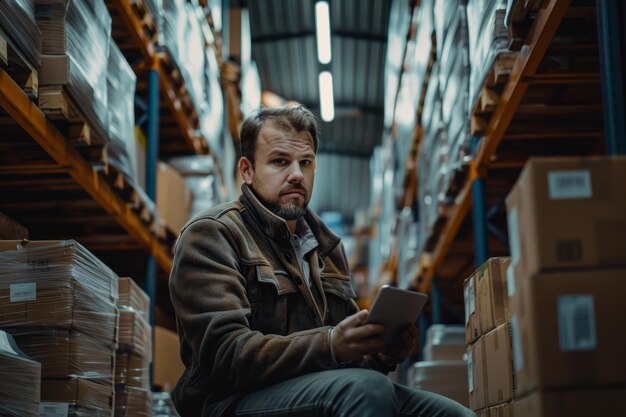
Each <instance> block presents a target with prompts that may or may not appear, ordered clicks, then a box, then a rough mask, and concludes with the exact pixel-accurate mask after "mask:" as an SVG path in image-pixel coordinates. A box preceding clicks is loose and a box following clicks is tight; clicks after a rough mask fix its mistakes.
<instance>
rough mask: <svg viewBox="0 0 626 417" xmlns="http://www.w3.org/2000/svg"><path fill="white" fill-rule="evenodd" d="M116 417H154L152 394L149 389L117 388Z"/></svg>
mask: <svg viewBox="0 0 626 417" xmlns="http://www.w3.org/2000/svg"><path fill="white" fill-rule="evenodd" d="M115 417H152V392H151V391H150V390H149V389H140V388H133V387H127V386H119V387H116V389H115Z"/></svg>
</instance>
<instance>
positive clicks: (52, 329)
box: [0, 241, 118, 415]
mask: <svg viewBox="0 0 626 417" xmlns="http://www.w3.org/2000/svg"><path fill="white" fill-rule="evenodd" d="M117 285H118V278H117V276H116V275H115V273H113V271H111V270H110V269H109V268H108V267H107V266H106V265H104V264H103V263H102V262H101V261H100V260H98V259H97V258H96V257H95V256H93V255H92V254H91V253H89V252H88V251H87V250H86V249H85V248H83V247H82V246H81V245H79V244H78V243H76V242H74V241H39V242H28V241H1V242H0V328H2V329H3V330H5V331H7V332H9V333H11V334H12V335H13V337H14V338H15V341H16V343H17V345H18V346H19V347H20V350H22V351H23V352H24V353H26V354H27V355H29V356H30V357H32V358H33V359H34V360H36V361H38V362H40V363H41V371H40V372H41V401H42V402H41V407H42V409H45V410H46V413H48V415H50V414H51V413H53V412H56V411H59V412H61V411H63V412H65V413H67V412H72V413H75V414H76V413H78V414H80V415H83V414H84V415H105V414H106V415H110V414H111V413H112V411H113V395H114V390H113V370H114V368H113V366H114V360H115V349H116V347H117V337H118V334H117V331H118V329H117V323H118V311H117V308H116V304H117ZM55 410H56V411H55Z"/></svg>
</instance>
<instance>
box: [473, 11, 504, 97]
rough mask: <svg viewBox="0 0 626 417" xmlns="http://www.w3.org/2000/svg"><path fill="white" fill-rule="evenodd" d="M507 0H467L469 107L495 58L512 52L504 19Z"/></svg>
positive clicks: (477, 94) (478, 92) (479, 90)
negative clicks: (469, 59)
mask: <svg viewBox="0 0 626 417" xmlns="http://www.w3.org/2000/svg"><path fill="white" fill-rule="evenodd" d="M506 5H507V1H506V0H468V2H467V22H468V29H469V53H470V55H469V56H470V57H471V62H470V68H471V73H470V85H469V92H470V102H469V106H470V108H473V106H474V104H475V103H476V101H477V99H478V97H479V95H480V92H481V88H482V85H483V82H484V81H485V77H486V76H487V74H488V73H489V70H490V68H491V67H492V65H493V63H494V61H495V60H496V59H497V58H498V56H499V55H500V54H502V53H506V52H509V47H508V44H509V38H508V31H507V28H506V26H505V23H504V18H505V15H506Z"/></svg>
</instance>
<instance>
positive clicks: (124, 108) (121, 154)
mask: <svg viewBox="0 0 626 417" xmlns="http://www.w3.org/2000/svg"><path fill="white" fill-rule="evenodd" d="M136 84H137V76H136V75H135V72H134V71H133V69H132V68H131V67H130V65H129V64H128V61H126V58H124V55H123V54H122V51H120V49H119V48H118V46H117V44H116V43H115V41H113V40H112V39H111V45H110V53H109V61H108V64H107V88H108V90H107V97H108V102H109V105H108V110H109V139H110V143H109V146H108V150H107V156H108V161H109V163H111V164H112V165H114V166H115V167H116V168H117V169H118V170H119V171H120V172H122V173H123V174H124V176H125V177H126V178H127V179H128V180H129V181H131V182H132V183H136V176H137V175H136V172H137V167H136V166H135V165H136V164H135V158H134V155H135V153H136V149H135V146H136V145H135V87H136Z"/></svg>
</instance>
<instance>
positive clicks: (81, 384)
mask: <svg viewBox="0 0 626 417" xmlns="http://www.w3.org/2000/svg"><path fill="white" fill-rule="evenodd" d="M97 381H98V380H91V379H82V378H70V379H43V380H42V381H41V407H50V408H54V407H58V405H55V404H50V403H66V404H69V410H71V412H73V414H74V415H77V416H81V417H82V416H83V415H98V416H110V415H113V405H114V398H115V391H114V389H113V385H112V384H111V385H109V384H104V383H99V382H97ZM46 403H48V404H46ZM65 410H67V407H66V408H65ZM66 413H67V411H66ZM53 415H54V414H53ZM65 415H67V414H65ZM69 415H72V414H69Z"/></svg>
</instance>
